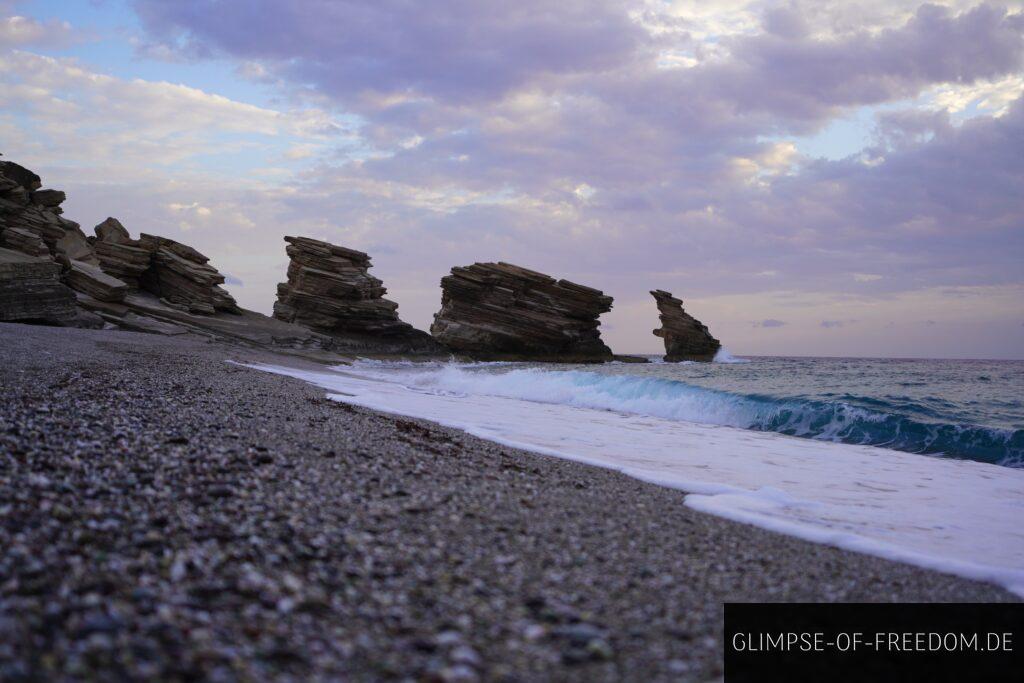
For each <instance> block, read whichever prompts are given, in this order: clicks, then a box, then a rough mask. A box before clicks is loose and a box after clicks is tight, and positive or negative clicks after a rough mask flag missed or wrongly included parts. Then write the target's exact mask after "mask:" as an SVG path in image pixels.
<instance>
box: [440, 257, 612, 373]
mask: <svg viewBox="0 0 1024 683" xmlns="http://www.w3.org/2000/svg"><path fill="white" fill-rule="evenodd" d="M441 290H442V293H441V310H440V311H438V312H437V314H435V315H434V324H433V325H431V327H430V332H431V334H433V335H434V338H435V339H437V340H438V341H439V342H440V343H441V344H443V345H444V346H446V347H447V348H449V349H451V350H453V351H455V352H458V353H462V354H465V355H468V356H471V357H473V358H478V359H481V360H537V361H553V362H558V361H564V362H577V363H584V362H601V361H607V360H611V359H612V353H611V350H609V348H608V347H607V346H605V345H604V343H603V342H602V341H601V333H600V332H599V331H598V326H599V325H600V323H599V322H598V317H599V316H600V315H601V314H602V313H606V312H608V311H609V310H611V307H612V298H611V297H610V296H605V294H604V293H603V292H600V291H598V290H596V289H592V288H590V287H584V286H583V285H578V284H575V283H573V282H569V281H567V280H555V278H553V277H550V276H548V275H544V274H543V273H538V272H535V271H532V270H527V269H526V268H521V267H519V266H514V265H511V264H508V263H474V264H473V265H471V266H467V267H463V268H452V272H451V275H447V276H445V277H444V278H442V280H441Z"/></svg>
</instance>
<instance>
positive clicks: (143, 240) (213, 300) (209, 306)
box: [139, 233, 239, 315]
mask: <svg viewBox="0 0 1024 683" xmlns="http://www.w3.org/2000/svg"><path fill="white" fill-rule="evenodd" d="M139 245H140V246H141V248H143V249H145V250H147V251H149V252H150V254H151V255H152V256H151V259H150V263H149V268H147V269H146V270H145V271H144V272H143V273H142V275H141V277H140V283H141V285H142V288H143V289H145V290H146V291H148V292H152V293H153V294H155V295H157V296H158V297H161V298H162V299H165V300H166V301H167V302H169V303H171V304H176V305H180V306H184V307H186V308H187V309H188V310H189V312H191V313H200V314H206V315H212V314H213V313H215V312H217V311H224V312H227V313H237V312H238V311H239V308H238V304H236V303H235V300H234V299H233V298H232V297H231V295H230V294H228V293H227V292H226V291H225V290H224V289H222V288H221V287H220V285H221V284H223V283H224V276H223V275H221V274H220V273H219V272H217V269H216V268H214V267H213V266H211V265H209V261H210V259H208V258H207V257H205V256H203V255H202V254H200V253H199V252H198V251H196V250H195V249H193V248H192V247H190V246H188V245H185V244H181V243H180V242H175V241H174V240H171V239H167V238H166V237H157V236H156V235H147V234H146V233H142V234H141V236H140V238H139Z"/></svg>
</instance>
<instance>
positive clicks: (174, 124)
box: [0, 50, 344, 175]
mask: <svg viewBox="0 0 1024 683" xmlns="http://www.w3.org/2000/svg"><path fill="white" fill-rule="evenodd" d="M0 111H2V112H3V113H2V114H0V124H2V122H3V121H4V120H5V119H6V120H8V121H10V120H11V118H12V117H15V116H23V117H28V118H29V119H30V120H31V122H32V131H31V135H11V136H4V139H5V141H6V140H10V141H11V142H8V143H7V145H6V147H7V149H5V150H4V151H5V152H6V153H7V154H8V156H14V155H15V154H21V155H23V156H28V157H31V158H34V159H35V160H36V163H38V162H39V160H46V159H54V160H55V161H57V162H58V163H66V162H67V161H70V160H72V159H87V160H89V163H91V164H99V163H103V165H104V168H105V172H106V173H117V172H118V170H120V169H123V172H124V173H125V174H127V175H134V174H135V173H138V172H139V170H140V169H142V170H143V172H150V173H151V172H152V170H153V168H154V166H157V165H172V164H174V165H180V164H182V163H183V162H185V161H187V160H190V159H193V158H195V157H199V156H203V155H225V154H239V155H241V154H247V153H251V152H252V151H253V150H259V149H263V150H268V151H270V150H275V151H276V150H277V149H280V150H282V151H283V150H284V149H287V147H288V146H289V145H293V144H297V143H299V142H301V143H302V144H307V145H320V146H323V145H325V144H326V143H328V142H331V141H336V140H337V139H339V138H343V137H344V136H343V135H342V133H343V132H344V129H343V127H342V126H341V124H339V123H337V122H336V121H335V120H334V118H333V117H332V116H331V115H329V114H327V113H326V112H324V111H322V110H318V109H304V110H301V111H276V110H273V109H267V108H265V107H259V106H255V105H252V104H248V103H244V102H239V101H236V100H232V99H229V98H227V97H223V96H221V95H217V94H215V93H209V92H205V91H203V90H200V89H198V88H192V87H189V86H186V85H181V84H174V83H168V82H160V81H145V80H141V79H133V80H125V79H121V78H116V77H113V76H109V75H106V74H103V73H99V72H97V71H94V70H92V69H90V68H88V67H87V66H84V65H82V64H80V63H79V62H77V61H75V60H72V59H58V58H53V57H47V56H43V55H38V54H33V53H30V52H22V51H17V50H12V51H7V52H4V51H0ZM12 143H13V144H12ZM19 143H20V144H19ZM179 167H180V166H179Z"/></svg>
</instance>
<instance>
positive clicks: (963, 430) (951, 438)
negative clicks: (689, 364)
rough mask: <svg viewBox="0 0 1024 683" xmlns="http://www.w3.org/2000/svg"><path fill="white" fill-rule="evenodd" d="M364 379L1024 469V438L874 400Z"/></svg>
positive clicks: (576, 376)
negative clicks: (920, 416)
mask: <svg viewBox="0 0 1024 683" xmlns="http://www.w3.org/2000/svg"><path fill="white" fill-rule="evenodd" d="M722 362H729V361H722ZM741 362H743V361H741ZM359 371H365V372H368V373H369V374H373V375H376V378H377V379H385V380H390V381H398V382H400V383H402V384H404V385H406V386H408V387H409V388H410V389H415V390H417V391H425V392H429V393H438V394H456V395H472V394H484V395H490V396H501V397H505V398H514V399H520V400H526V401H534V402H539V403H555V404H563V405H570V406H574V407H578V408H592V409H601V410H612V411H616V412H621V413H631V414H639V415H650V416H653V417H660V418H665V419H671V420H682V421H688V422H700V423H704V424H715V425H723V426H730V427H740V428H744V429H754V430H759V431H771V432H778V433H781V434H788V435H791V436H800V437H807V438H813V439H822V440H826V441H836V442H842V443H851V444H861V445H872V446H883V447H886V448H892V449H895V450H901V451H906V452H910V453H922V454H932V455H947V456H952V457H960V458H968V459H972V460H979V461H982V462H989V463H996V464H1001V465H1008V466H1015V467H1024V430H1020V429H1018V430H1010V429H998V428H992V427H983V426H978V425H958V424H947V423H942V422H925V421H921V420H915V419H913V418H910V417H908V416H906V415H904V414H901V413H900V412H899V409H900V408H901V407H902V408H904V409H905V408H907V406H906V405H895V404H890V403H887V402H885V401H877V400H876V401H874V405H875V407H876V408H877V409H869V408H865V407H862V406H856V405H852V404H851V403H848V402H846V401H843V400H836V401H822V400H811V399H801V398H777V397H773V396H768V395H760V394H739V393H732V392H728V391H722V390H718V389H708V388H704V387H698V386H694V385H691V384H687V383H685V382H680V381H678V380H671V379H663V378H653V377H638V376H633V375H604V374H599V373H596V372H587V371H581V370H564V371H563V370H544V369H538V368H520V369H512V370H500V369H499V370H498V371H485V370H482V368H479V367H478V368H477V369H471V367H469V366H460V365H456V364H447V365H432V366H429V367H425V366H422V365H421V366H420V367H419V368H416V369H412V370H408V369H406V368H402V369H397V368H396V369H391V370H384V371H378V370H376V369H375V368H372V367H371V366H361V367H360V368H357V372H359ZM887 408H888V410H887ZM923 408H924V407H923V406H922V409H923Z"/></svg>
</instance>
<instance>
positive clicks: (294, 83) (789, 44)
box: [0, 0, 1024, 358]
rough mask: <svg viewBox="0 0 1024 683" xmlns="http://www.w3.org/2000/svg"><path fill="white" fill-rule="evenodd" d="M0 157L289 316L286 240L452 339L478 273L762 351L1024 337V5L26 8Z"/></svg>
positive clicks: (203, 1)
mask: <svg viewBox="0 0 1024 683" xmlns="http://www.w3.org/2000/svg"><path fill="white" fill-rule="evenodd" d="M0 152H2V153H3V154H4V155H5V158H7V159H10V160H13V161H17V162H19V163H21V164H23V165H25V166H27V167H29V168H31V169H33V170H34V171H36V172H37V173H39V174H40V175H41V176H42V177H43V181H44V185H46V186H48V187H54V188H58V189H63V190H65V191H67V193H68V201H67V202H66V203H65V204H64V208H65V215H66V216H67V217H68V218H71V219H73V220H75V221H78V222H79V223H81V224H82V226H83V229H85V230H86V232H88V233H91V228H92V226H94V225H96V224H97V223H99V222H100V221H102V220H103V219H104V218H106V217H107V216H115V217H118V218H119V219H121V221H122V222H123V223H124V224H125V226H126V227H128V229H129V230H130V231H131V232H132V233H133V234H137V233H138V232H141V231H144V232H150V233H156V234H161V235H165V236H167V237H171V238H173V239H177V240H180V241H183V242H186V243H188V244H190V245H192V246H195V247H196V248H198V249H200V250H201V251H202V252H204V253H205V254H207V255H208V256H209V257H210V258H211V262H212V263H213V265H215V266H216V267H217V268H219V269H220V270H221V271H222V272H223V273H225V274H226V275H227V276H228V281H227V288H228V290H229V291H230V292H231V293H232V294H233V295H234V296H235V297H236V299H237V300H238V301H239V303H240V304H241V305H242V306H244V307H246V308H250V309H253V310H257V311H260V312H264V313H269V312H270V310H271V308H272V305H273V301H274V297H275V288H276V284H277V283H278V282H280V281H282V280H283V279H284V277H285V269H286V267H287V256H286V255H285V251H284V246H285V245H284V242H283V241H282V238H283V236H285V235H306V236H309V237H314V238H319V239H324V240H328V241H330V242H333V243H336V244H341V245H344V246H347V247H350V248H355V249H360V250H363V251H366V252H368V253H369V254H370V255H371V256H372V257H373V263H374V266H373V270H372V271H371V272H372V273H373V274H375V275H377V276H378V277H380V278H382V279H383V280H384V282H385V285H386V286H387V287H388V290H389V294H388V296H389V298H392V299H394V300H395V301H397V302H398V303H399V314H400V315H401V316H402V318H403V319H404V320H407V321H409V322H411V323H413V324H414V325H416V326H418V327H420V328H423V329H426V328H427V327H429V324H430V321H431V319H432V317H433V314H434V313H435V312H436V311H437V309H438V308H439V306H440V289H439V281H440V279H441V277H442V276H443V275H445V274H446V273H447V272H448V271H449V269H450V268H451V267H453V266H459V265H468V264H470V263H473V262H475V261H499V260H500V261H507V262H511V263H516V264H519V265H522V266H525V267H528V268H531V269H534V270H540V271H542V272H546V273H549V274H552V275H555V276H557V277H560V278H562V277H564V278H566V279H569V280H572V281H575V282H579V283H581V284H585V285H589V286H592V287H597V288H599V289H601V290H603V291H604V292H605V293H607V294H610V295H611V296H613V297H614V298H615V304H614V308H613V310H612V311H611V312H610V313H607V314H605V315H604V316H603V317H602V335H603V337H604V339H605V341H606V342H607V343H609V345H610V346H611V347H612V348H613V350H615V351H616V352H619V353H657V352H659V351H661V350H662V346H661V344H662V341H661V340H660V339H659V338H657V337H654V336H653V335H652V334H651V332H652V330H653V329H654V328H655V327H657V326H658V320H657V310H656V308H655V305H654V301H653V298H652V297H651V296H650V295H649V293H648V292H649V290H652V289H665V290H669V291H671V292H673V293H674V294H675V295H676V296H678V297H680V298H682V299H683V300H684V302H685V303H684V305H685V307H686V310H687V311H688V312H690V313H692V314H693V315H695V316H696V317H698V318H699V319H700V320H702V321H703V322H704V323H705V324H707V325H708V326H709V327H710V328H711V331H712V332H713V333H714V334H715V336H717V337H718V338H719V339H721V340H722V342H723V343H724V344H725V346H726V347H727V348H728V349H729V350H730V351H731V352H732V353H734V354H764V355H819V356H897V357H945V358H955V357H973V358H1024V266H1022V264H1024V3H1022V2H1020V1H1018V2H1012V3H1007V4H994V3H986V2H981V3H979V2H973V1H966V2H959V1H953V2H939V3H920V2H917V1H911V2H904V1H902V0H863V1H856V0H854V1H850V0H840V1H833V0H813V1H811V0H793V1H791V2H764V1H760V2H745V1H742V0H721V1H718V2H705V1H701V0H616V1H613V0H587V1H586V2H584V1H582V0H559V2H551V1H550V0H519V1H518V2H513V3H510V2H505V1H496V2H490V1H486V0H433V1H432V2H424V3H415V2H408V1H407V0H371V1H359V0H290V1H287V2H286V1H284V0H47V1H45V2H42V1H24V2H18V1H12V0H0Z"/></svg>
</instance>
